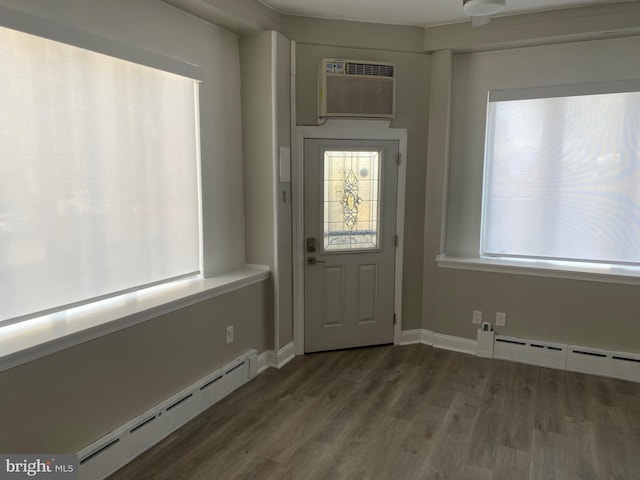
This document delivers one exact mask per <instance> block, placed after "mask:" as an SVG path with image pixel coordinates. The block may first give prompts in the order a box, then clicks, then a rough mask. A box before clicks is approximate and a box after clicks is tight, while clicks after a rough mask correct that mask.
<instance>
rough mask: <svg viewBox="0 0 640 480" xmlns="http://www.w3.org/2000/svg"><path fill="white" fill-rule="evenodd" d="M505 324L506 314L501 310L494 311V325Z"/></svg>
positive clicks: (500, 325) (502, 325)
mask: <svg viewBox="0 0 640 480" xmlns="http://www.w3.org/2000/svg"><path fill="white" fill-rule="evenodd" d="M506 324H507V314H506V313H503V312H497V313H496V327H504V326H505V325H506Z"/></svg>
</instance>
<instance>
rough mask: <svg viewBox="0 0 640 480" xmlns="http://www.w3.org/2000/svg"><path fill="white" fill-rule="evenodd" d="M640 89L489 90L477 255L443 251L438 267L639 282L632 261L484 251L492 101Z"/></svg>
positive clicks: (598, 85)
mask: <svg viewBox="0 0 640 480" xmlns="http://www.w3.org/2000/svg"><path fill="white" fill-rule="evenodd" d="M624 92H640V79H629V80H620V81H607V82H591V83H583V84H563V85H551V86H544V87H529V88H515V89H504V90H502V89H500V90H490V91H488V92H487V100H486V121H485V138H484V151H483V154H484V157H483V175H482V206H481V214H480V232H479V233H480V235H479V243H478V256H477V257H458V256H448V255H446V254H441V255H438V256H437V257H436V261H437V263H438V266H440V267H444V268H464V269H469V270H481V271H490V272H500V273H519V274H528V275H535V276H548V277H558V278H571V279H578V280H596V281H603V282H611V283H624V284H633V285H638V284H640V266H639V265H635V264H631V263H628V264H627V263H610V262H606V261H603V262H598V261H582V260H570V259H560V258H557V259H554V258H537V257H526V256H516V255H495V254H484V253H483V252H484V242H485V236H486V208H487V187H488V182H489V181H490V178H489V177H490V172H489V170H490V169H489V168H488V158H489V154H490V152H491V150H492V148H493V145H491V144H490V142H489V136H490V134H491V131H492V130H491V113H490V104H491V103H492V102H498V101H509V100H526V99H540V98H558V97H569V96H581V95H598V94H610V93H624Z"/></svg>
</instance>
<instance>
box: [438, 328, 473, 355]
mask: <svg viewBox="0 0 640 480" xmlns="http://www.w3.org/2000/svg"><path fill="white" fill-rule="evenodd" d="M431 338H432V339H433V346H434V347H436V348H442V349H444V350H451V351H454V352H460V353H468V354H470V355H475V354H476V350H477V347H476V343H477V342H476V340H472V339H470V338H461V337H454V336H451V335H445V334H443V333H432V334H431Z"/></svg>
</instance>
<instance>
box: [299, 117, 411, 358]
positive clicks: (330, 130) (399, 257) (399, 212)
mask: <svg viewBox="0 0 640 480" xmlns="http://www.w3.org/2000/svg"><path fill="white" fill-rule="evenodd" d="M307 138H320V139H336V140H397V141H398V147H399V150H400V159H401V160H400V165H399V168H398V191H397V202H396V235H397V236H398V246H397V248H396V255H395V292H394V312H395V315H396V323H395V325H394V331H393V343H394V344H395V345H399V344H400V340H401V339H400V331H401V325H402V261H403V258H404V248H403V243H404V242H403V237H404V208H405V191H406V179H407V169H406V158H407V131H406V129H403V128H389V122H388V121H384V120H328V121H327V122H326V123H325V124H324V125H322V126H317V127H316V126H300V127H296V128H295V138H294V139H293V142H292V147H293V152H292V165H291V170H292V180H293V183H292V195H291V197H292V199H291V200H292V205H291V206H292V209H293V338H294V345H295V354H296V355H303V354H304V168H303V164H304V141H305V139H307Z"/></svg>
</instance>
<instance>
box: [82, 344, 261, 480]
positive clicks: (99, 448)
mask: <svg viewBox="0 0 640 480" xmlns="http://www.w3.org/2000/svg"><path fill="white" fill-rule="evenodd" d="M257 369H258V357H257V352H256V351H255V350H251V351H249V352H247V353H246V354H244V355H241V356H240V357H238V358H237V359H235V360H234V361H232V362H230V363H228V364H227V365H225V366H224V367H222V368H220V369H218V370H216V371H215V372H213V373H211V374H209V375H207V376H206V377H204V378H202V379H201V380H199V381H198V382H196V383H194V384H192V385H190V386H189V387H187V388H185V389H184V390H182V391H181V392H179V393H177V394H175V395H173V396H172V397H170V398H168V399H167V400H165V401H164V402H162V403H160V404H158V405H156V406H155V407H153V408H152V409H150V410H148V411H146V412H144V413H143V414H141V415H139V416H137V417H136V418H134V419H133V420H131V421H130V422H128V423H126V424H124V425H122V426H121V427H120V428H118V429H116V430H114V431H112V432H111V433H109V434H107V435H105V436H104V437H102V438H100V439H99V440H97V441H96V442H94V443H92V444H91V445H89V446H88V447H86V448H84V449H82V450H81V451H80V452H78V453H77V455H78V459H79V462H80V468H79V477H80V479H81V480H99V479H104V478H106V477H107V476H109V475H111V474H112V473H113V472H115V471H116V470H118V469H120V468H122V467H123V466H125V465H126V464H127V463H129V462H130V461H131V460H133V459H134V458H136V457H137V456H138V455H140V454H142V453H143V452H145V451H146V450H148V449H149V448H151V447H152V446H154V445H155V444H156V443H158V442H159V441H160V440H162V439H163V438H165V437H166V436H167V435H169V434H170V433H172V432H173V431H175V430H177V429H178V428H180V427H181V426H182V425H184V424H185V423H187V422H188V421H189V420H191V419H192V418H194V417H195V416H196V415H198V414H200V413H202V412H203V411H204V410H206V409H207V408H209V407H210V406H211V405H213V404H215V403H216V402H218V401H219V400H221V399H222V398H224V397H226V396H227V395H228V394H230V393H231V392H233V391H234V390H235V389H237V388H238V387H240V386H242V385H244V384H245V383H247V382H248V381H249V380H251V379H252V378H254V377H255V376H256V375H257Z"/></svg>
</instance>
